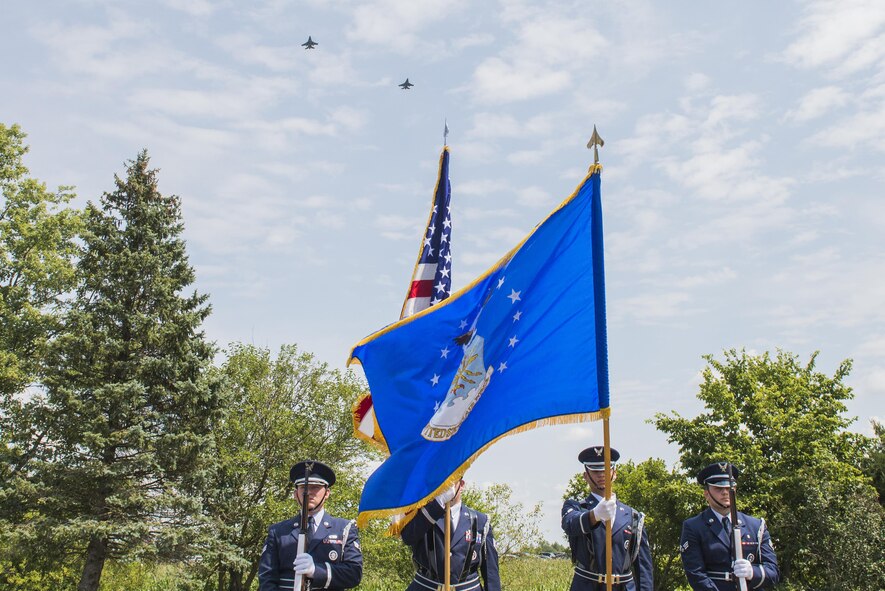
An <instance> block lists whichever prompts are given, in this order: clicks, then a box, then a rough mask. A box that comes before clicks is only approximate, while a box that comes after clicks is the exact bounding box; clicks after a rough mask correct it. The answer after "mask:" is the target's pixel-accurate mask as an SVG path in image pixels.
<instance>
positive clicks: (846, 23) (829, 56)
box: [783, 0, 885, 74]
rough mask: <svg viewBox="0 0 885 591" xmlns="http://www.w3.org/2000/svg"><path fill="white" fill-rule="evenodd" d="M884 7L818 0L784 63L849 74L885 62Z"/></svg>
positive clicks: (862, 0)
mask: <svg viewBox="0 0 885 591" xmlns="http://www.w3.org/2000/svg"><path fill="white" fill-rule="evenodd" d="M883 29H885V4H883V3H882V2H879V1H878V0H819V1H817V2H812V3H811V4H810V5H808V8H807V9H806V13H805V16H804V17H803V18H802V21H801V23H800V26H799V36H798V39H797V40H796V41H794V42H793V43H792V44H790V46H789V47H787V49H786V50H785V51H784V53H783V58H784V59H785V61H786V62H787V63H790V64H793V65H795V66H799V67H803V68H819V67H829V68H833V69H834V70H835V71H837V72H838V73H843V74H844V73H851V72H856V71H859V70H862V69H864V68H868V67H871V66H878V67H880V68H881V66H882V63H883V60H885V31H883Z"/></svg>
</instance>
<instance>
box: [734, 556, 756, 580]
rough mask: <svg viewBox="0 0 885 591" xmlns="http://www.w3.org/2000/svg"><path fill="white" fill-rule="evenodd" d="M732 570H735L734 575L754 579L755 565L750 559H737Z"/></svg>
mask: <svg viewBox="0 0 885 591" xmlns="http://www.w3.org/2000/svg"><path fill="white" fill-rule="evenodd" d="M732 572H734V576H736V577H740V578H742V579H752V578H753V565H752V564H750V561H749V560H744V559H743V558H741V559H740V560H735V561H734V564H733V565H732Z"/></svg>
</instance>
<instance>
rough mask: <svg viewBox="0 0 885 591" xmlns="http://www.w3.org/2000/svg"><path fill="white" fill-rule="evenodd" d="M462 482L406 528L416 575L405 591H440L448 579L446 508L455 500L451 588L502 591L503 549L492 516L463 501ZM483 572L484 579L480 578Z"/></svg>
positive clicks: (450, 568) (452, 508) (424, 510)
mask: <svg viewBox="0 0 885 591" xmlns="http://www.w3.org/2000/svg"><path fill="white" fill-rule="evenodd" d="M463 487H464V481H463V480H461V481H459V482H458V483H457V484H455V485H453V486H452V487H451V488H449V489H448V490H446V491H445V492H443V493H442V494H440V495H439V496H438V497H436V499H434V500H432V501H430V502H429V503H427V505H425V506H424V507H422V508H421V510H420V511H419V512H418V514H417V515H416V516H415V517H413V518H412V520H411V521H410V522H409V523H407V524H406V526H405V527H404V528H403V531H402V534H401V535H402V538H403V542H405V543H406V545H408V546H409V547H411V549H412V562H413V563H414V564H415V577H414V578H413V579H412V582H411V583H410V584H409V586H408V588H407V590H406V591H437V590H439V589H442V588H443V585H444V583H445V581H444V579H445V558H446V557H445V537H444V536H445V527H446V523H445V517H446V512H445V506H446V503H447V502H449V501H451V502H452V505H451V509H450V512H451V516H452V524H451V559H450V561H451V562H450V565H449V577H450V578H449V581H450V585H449V586H450V588H451V590H452V591H482V590H483V589H484V590H485V591H501V579H500V577H499V576H498V551H497V550H496V549H495V539H494V535H493V534H492V524H491V522H490V521H489V517H488V515H486V514H485V513H480V512H479V511H476V510H474V509H471V508H470V507H468V506H466V505H464V504H463V503H461V491H462V489H463ZM480 575H482V582H480Z"/></svg>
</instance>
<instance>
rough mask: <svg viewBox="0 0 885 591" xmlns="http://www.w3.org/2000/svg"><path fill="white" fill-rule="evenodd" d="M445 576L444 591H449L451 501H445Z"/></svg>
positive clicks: (450, 582)
mask: <svg viewBox="0 0 885 591" xmlns="http://www.w3.org/2000/svg"><path fill="white" fill-rule="evenodd" d="M468 558H469V557H468ZM445 565H446V567H445V568H446V574H445V577H444V578H443V581H445V586H444V587H443V588H444V589H445V591H450V589H451V588H452V587H451V584H452V501H451V500H449V501H446V560H445Z"/></svg>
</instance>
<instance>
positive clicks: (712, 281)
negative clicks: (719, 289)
mask: <svg viewBox="0 0 885 591" xmlns="http://www.w3.org/2000/svg"><path fill="white" fill-rule="evenodd" d="M735 278H737V273H736V272H735V271H734V270H733V269H731V268H729V267H722V268H720V269H713V270H710V271H707V272H706V273H702V274H700V275H687V276H683V277H679V278H677V279H676V281H674V285H675V286H676V287H679V288H681V289H694V288H696V287H707V286H712V285H720V284H722V283H730V282H732V280H733V279H735Z"/></svg>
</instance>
